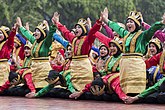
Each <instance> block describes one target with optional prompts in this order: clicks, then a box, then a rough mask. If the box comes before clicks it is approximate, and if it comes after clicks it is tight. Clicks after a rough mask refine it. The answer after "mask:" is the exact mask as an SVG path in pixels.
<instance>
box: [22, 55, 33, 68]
mask: <svg viewBox="0 0 165 110" xmlns="http://www.w3.org/2000/svg"><path fill="white" fill-rule="evenodd" d="M27 61H28V64H27V65H25V64H26V62H27ZM31 62H32V58H30V60H27V57H25V59H24V61H23V67H30V65H31Z"/></svg>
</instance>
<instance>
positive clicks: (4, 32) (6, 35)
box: [0, 28, 9, 39]
mask: <svg viewBox="0 0 165 110" xmlns="http://www.w3.org/2000/svg"><path fill="white" fill-rule="evenodd" d="M0 30H1V31H2V32H3V34H4V35H5V37H6V39H7V38H8V37H9V35H8V34H7V33H6V31H5V30H4V29H2V28H0Z"/></svg>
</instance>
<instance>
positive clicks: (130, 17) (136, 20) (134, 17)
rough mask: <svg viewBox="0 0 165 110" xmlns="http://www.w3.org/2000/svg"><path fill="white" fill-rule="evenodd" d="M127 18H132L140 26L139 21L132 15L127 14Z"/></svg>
mask: <svg viewBox="0 0 165 110" xmlns="http://www.w3.org/2000/svg"><path fill="white" fill-rule="evenodd" d="M127 19H132V20H134V21H135V22H136V23H137V24H138V25H139V26H140V22H139V21H138V20H137V19H136V18H135V17H133V16H129V17H128V18H127Z"/></svg>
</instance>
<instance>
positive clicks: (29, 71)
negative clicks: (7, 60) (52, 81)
mask: <svg viewBox="0 0 165 110" xmlns="http://www.w3.org/2000/svg"><path fill="white" fill-rule="evenodd" d="M31 72H32V70H31V69H27V70H25V71H24V72H23V74H22V75H21V77H22V79H24V76H25V75H26V74H28V73H31Z"/></svg>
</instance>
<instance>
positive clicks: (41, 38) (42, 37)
mask: <svg viewBox="0 0 165 110" xmlns="http://www.w3.org/2000/svg"><path fill="white" fill-rule="evenodd" d="M36 29H37V28H36ZM38 30H39V29H38ZM39 31H40V30H39ZM44 32H45V34H46V36H47V33H48V30H44ZM40 33H41V36H40V38H39V39H37V43H40V42H41V41H42V40H44V39H45V37H46V36H45V37H44V34H43V33H42V32H41V31H40Z"/></svg>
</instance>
